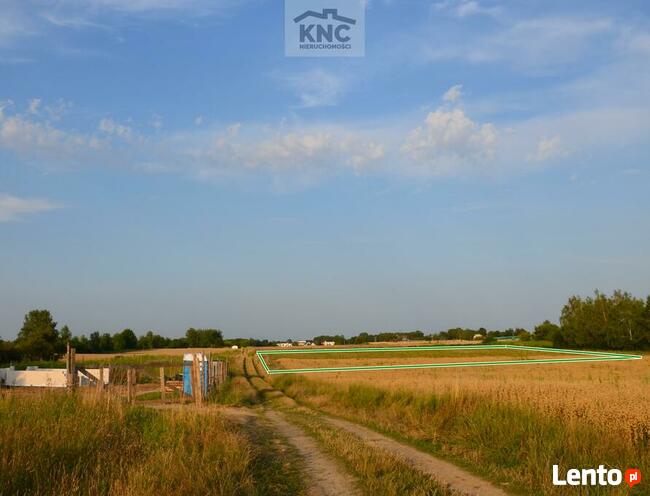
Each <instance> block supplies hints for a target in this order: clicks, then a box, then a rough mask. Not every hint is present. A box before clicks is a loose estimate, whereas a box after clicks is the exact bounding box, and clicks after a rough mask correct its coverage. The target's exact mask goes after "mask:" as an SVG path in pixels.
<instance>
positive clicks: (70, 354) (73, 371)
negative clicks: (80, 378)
mask: <svg viewBox="0 0 650 496" xmlns="http://www.w3.org/2000/svg"><path fill="white" fill-rule="evenodd" d="M65 362H66V363H65V365H66V386H67V387H68V389H70V390H72V389H74V388H75V387H76V385H77V364H76V353H75V349H74V348H73V347H72V346H70V343H68V344H67V346H66V355H65Z"/></svg>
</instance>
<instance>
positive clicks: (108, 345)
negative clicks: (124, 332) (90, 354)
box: [99, 332, 113, 353]
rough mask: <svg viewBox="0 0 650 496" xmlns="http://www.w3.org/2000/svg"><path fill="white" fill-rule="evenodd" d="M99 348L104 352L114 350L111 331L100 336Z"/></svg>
mask: <svg viewBox="0 0 650 496" xmlns="http://www.w3.org/2000/svg"><path fill="white" fill-rule="evenodd" d="M99 350H100V351H102V352H104V353H106V352H107V351H113V338H112V337H111V335H110V334H109V333H107V332H105V333H104V334H102V335H101V336H100V337H99Z"/></svg>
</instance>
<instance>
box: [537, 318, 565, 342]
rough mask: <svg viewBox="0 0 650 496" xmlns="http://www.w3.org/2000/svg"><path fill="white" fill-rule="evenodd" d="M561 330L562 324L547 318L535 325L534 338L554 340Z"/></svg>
mask: <svg viewBox="0 0 650 496" xmlns="http://www.w3.org/2000/svg"><path fill="white" fill-rule="evenodd" d="M559 332H560V326H559V325H557V324H553V323H552V322H551V321H549V320H545V321H544V322H542V323H541V324H539V325H537V326H535V331H534V332H533V339H536V340H538V341H542V340H546V339H548V340H549V341H553V340H554V339H555V338H556V335H557V334H558V333H559Z"/></svg>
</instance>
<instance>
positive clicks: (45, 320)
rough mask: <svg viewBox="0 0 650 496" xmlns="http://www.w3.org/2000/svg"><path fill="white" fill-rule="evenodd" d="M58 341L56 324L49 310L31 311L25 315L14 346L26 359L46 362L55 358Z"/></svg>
mask: <svg viewBox="0 0 650 496" xmlns="http://www.w3.org/2000/svg"><path fill="white" fill-rule="evenodd" d="M58 340H59V333H58V332H57V330H56V322H54V320H53V319H52V314H51V313H50V312H49V310H32V311H30V312H29V313H28V314H27V315H25V320H24V322H23V327H22V328H21V330H20V332H19V333H18V338H17V339H16V346H17V348H18V349H19V350H20V351H21V352H22V353H23V354H24V355H25V356H26V357H28V358H31V359H36V360H39V359H40V360H46V359H51V358H54V357H55V356H56V351H57V345H58Z"/></svg>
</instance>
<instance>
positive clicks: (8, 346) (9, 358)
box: [0, 339, 22, 364]
mask: <svg viewBox="0 0 650 496" xmlns="http://www.w3.org/2000/svg"><path fill="white" fill-rule="evenodd" d="M21 358H22V353H21V352H20V351H19V350H18V349H17V348H16V346H15V345H14V343H12V342H11V341H3V340H2V339H0V364H9V363H10V362H17V361H20V360H21Z"/></svg>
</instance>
